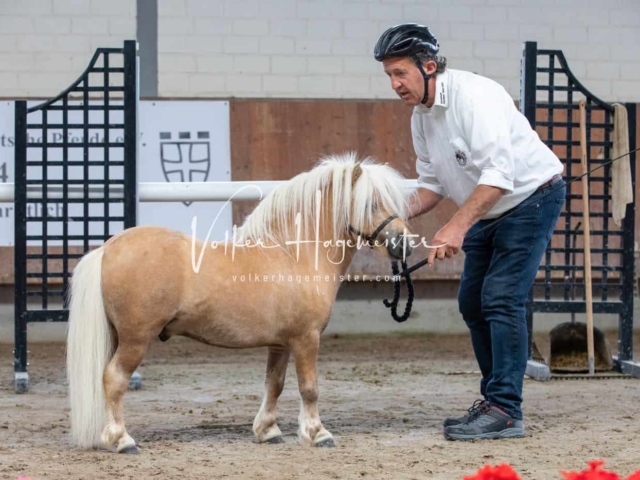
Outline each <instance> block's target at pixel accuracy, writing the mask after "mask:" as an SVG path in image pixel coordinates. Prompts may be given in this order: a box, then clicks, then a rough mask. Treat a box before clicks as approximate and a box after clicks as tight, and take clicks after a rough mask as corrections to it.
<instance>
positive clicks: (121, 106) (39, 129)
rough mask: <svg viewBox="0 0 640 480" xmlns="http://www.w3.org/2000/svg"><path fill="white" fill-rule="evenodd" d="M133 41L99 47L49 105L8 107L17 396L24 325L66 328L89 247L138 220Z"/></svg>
mask: <svg viewBox="0 0 640 480" xmlns="http://www.w3.org/2000/svg"><path fill="white" fill-rule="evenodd" d="M137 79H138V65H137V43H136V42H135V41H133V40H127V41H125V42H124V45H123V48H99V49H97V50H96V52H95V54H94V55H93V58H92V59H91V62H90V63H89V66H88V67H87V69H86V70H85V71H84V73H83V74H82V75H81V76H80V78H78V80H76V81H75V82H74V83H73V84H72V85H71V86H70V87H69V88H68V89H67V90H65V91H64V92H63V93H61V94H60V95H58V96H57V97H55V98H54V99H52V100H49V101H48V102H45V103H42V104H40V105H37V106H33V107H28V106H27V102H26V101H17V102H16V104H15V213H16V215H15V349H14V371H15V389H16V392H18V393H20V392H24V391H26V390H27V389H28V386H29V375H28V373H27V367H28V365H29V364H28V363H27V360H28V358H27V354H28V350H27V325H28V324H29V323H30V322H65V321H67V319H68V311H67V295H66V293H67V288H68V284H69V279H70V276H71V272H72V271H73V267H74V265H75V264H76V263H77V261H78V259H80V258H81V257H82V255H84V254H85V253H86V252H87V251H89V250H90V249H91V247H92V246H93V245H96V246H97V245H101V244H102V243H104V242H105V241H106V240H108V239H109V238H110V237H111V236H112V235H113V234H115V233H117V232H118V231H121V230H123V229H126V228H129V227H133V226H134V225H135V224H136V211H137V207H136V203H137V200H136V198H137V193H136V191H137V183H136V165H137V141H138V139H137V137H138V128H137V110H138V106H137V103H138V80H137Z"/></svg>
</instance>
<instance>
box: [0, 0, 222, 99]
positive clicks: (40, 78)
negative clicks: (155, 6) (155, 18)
mask: <svg viewBox="0 0 640 480" xmlns="http://www.w3.org/2000/svg"><path fill="white" fill-rule="evenodd" d="M135 38H136V2H135V1H134V0H106V1H103V0H28V1H27V0H0V97H9V98H16V97H18V98H24V97H44V98H50V97H52V96H54V95H57V94H58V93H60V92H61V91H63V90H65V89H66V88H67V87H68V86H69V85H70V84H71V83H72V82H73V81H74V80H76V79H77V78H78V76H79V75H80V74H81V73H82V72H83V70H84V69H85V68H86V67H87V65H88V64H89V61H90V60H91V57H92V55H93V52H94V50H95V49H96V48H98V47H121V46H122V42H123V41H124V40H130V39H135ZM189 71H191V70H190V69H189ZM187 78H188V75H187ZM217 91H218V90H216V92H217Z"/></svg>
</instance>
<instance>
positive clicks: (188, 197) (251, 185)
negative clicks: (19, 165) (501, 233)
mask: <svg viewBox="0 0 640 480" xmlns="http://www.w3.org/2000/svg"><path fill="white" fill-rule="evenodd" d="M282 183H284V182H283V181H255V182H184V183H169V182H140V183H139V184H138V188H139V191H138V196H139V200H140V201H141V202H226V201H227V200H253V201H258V200H261V199H262V198H264V197H266V196H267V195H268V194H269V193H271V191H272V190H273V189H274V188H276V187H277V186H278V185H280V184H282ZM417 186H418V182H417V180H404V181H403V187H404V188H405V189H407V190H413V189H415V188H417ZM62 193H63V190H62V186H60V185H50V186H49V187H48V188H47V198H48V199H49V200H56V199H62ZM122 193H123V188H122V186H121V185H111V186H110V188H109V196H110V197H111V198H118V197H119V196H120V197H121V196H122ZM27 195H28V198H29V199H33V200H38V199H39V198H42V187H40V186H35V185H34V186H33V187H29V188H28V194H27ZM67 195H68V198H72V199H74V198H84V187H83V186H82V185H69V186H67ZM103 196H104V187H103V186H101V185H90V186H89V198H103ZM14 199H15V196H14V185H13V183H0V203H2V202H8V203H11V202H13V201H14Z"/></svg>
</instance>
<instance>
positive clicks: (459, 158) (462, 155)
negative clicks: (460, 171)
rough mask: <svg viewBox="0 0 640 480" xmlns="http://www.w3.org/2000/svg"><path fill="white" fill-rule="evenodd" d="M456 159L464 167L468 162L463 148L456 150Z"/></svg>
mask: <svg viewBox="0 0 640 480" xmlns="http://www.w3.org/2000/svg"><path fill="white" fill-rule="evenodd" d="M456 160H457V161H458V165H460V166H461V167H464V166H465V165H466V164H467V156H466V155H465V153H464V152H463V151H462V150H456Z"/></svg>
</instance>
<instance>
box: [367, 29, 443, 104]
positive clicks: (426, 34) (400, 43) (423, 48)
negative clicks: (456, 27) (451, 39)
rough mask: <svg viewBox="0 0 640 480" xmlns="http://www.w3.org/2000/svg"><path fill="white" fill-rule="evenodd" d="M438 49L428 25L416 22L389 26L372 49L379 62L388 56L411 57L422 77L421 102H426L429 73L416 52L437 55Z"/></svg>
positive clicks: (436, 40)
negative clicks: (422, 90)
mask: <svg viewBox="0 0 640 480" xmlns="http://www.w3.org/2000/svg"><path fill="white" fill-rule="evenodd" d="M439 50H440V45H439V43H438V39H437V38H436V37H435V36H434V35H433V34H432V33H431V31H430V30H429V27H425V26H424V25H418V24H417V23H404V24H402V25H396V26H395V27H391V28H389V29H388V30H387V31H386V32H384V33H383V34H382V35H380V38H379V39H378V43H376V46H375V48H374V50H373V56H374V57H375V59H376V60H377V61H379V62H381V61H382V60H384V59H385V58H390V57H411V58H412V59H413V61H414V63H415V64H416V66H417V67H418V69H419V70H420V73H421V74H422V78H423V79H424V97H423V98H422V103H424V104H426V103H427V101H428V100H429V79H430V78H431V75H427V74H426V73H425V71H424V69H423V68H422V64H421V63H420V60H418V57H417V56H416V54H418V53H422V52H424V53H430V54H432V55H437V53H438V51H439Z"/></svg>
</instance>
